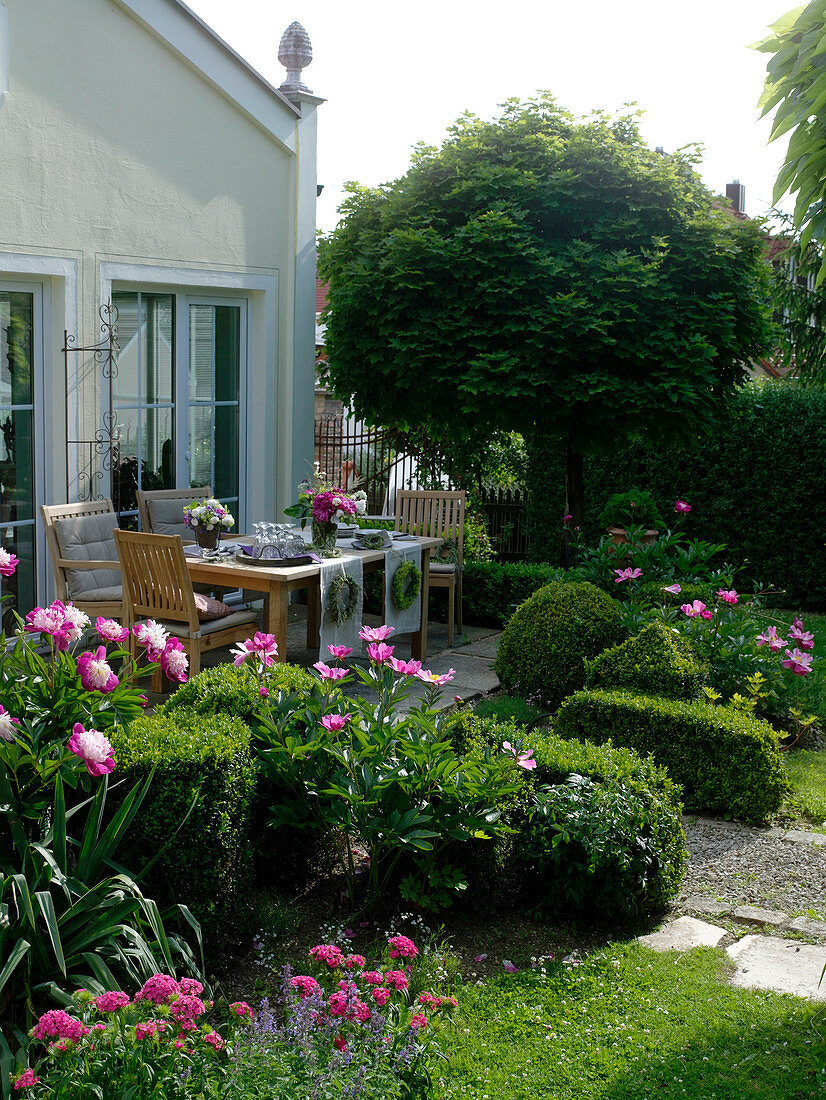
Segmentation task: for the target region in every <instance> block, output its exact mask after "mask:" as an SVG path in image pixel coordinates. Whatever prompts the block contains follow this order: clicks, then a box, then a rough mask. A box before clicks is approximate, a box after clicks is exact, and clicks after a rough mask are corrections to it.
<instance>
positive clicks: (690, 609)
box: [680, 600, 711, 619]
mask: <svg viewBox="0 0 826 1100" xmlns="http://www.w3.org/2000/svg"><path fill="white" fill-rule="evenodd" d="M705 610H706V605H705V604H704V603H702V602H701V601H700V600H695V601H694V603H684V604H683V605H682V607H681V608H680V611H682V612H683V613H684V614H685V615H687V616H688V617H689V619H697V618H699V617H700V616H701V615H702V616H703V618H709V619H710V618H711V615H707V616H706V615H703V612H704V611H705Z"/></svg>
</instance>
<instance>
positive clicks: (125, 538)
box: [115, 531, 199, 632]
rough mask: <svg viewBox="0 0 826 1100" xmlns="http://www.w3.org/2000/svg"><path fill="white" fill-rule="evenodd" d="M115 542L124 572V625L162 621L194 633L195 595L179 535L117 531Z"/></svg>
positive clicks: (195, 619) (195, 624)
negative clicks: (183, 624) (138, 621)
mask: <svg viewBox="0 0 826 1100" xmlns="http://www.w3.org/2000/svg"><path fill="white" fill-rule="evenodd" d="M115 543H116V545H117V548H118V556H119V557H120V563H121V567H122V569H123V607H124V618H125V620H126V622H125V625H127V626H131V625H132V623H134V622H135V620H136V619H165V620H168V621H171V622H178V623H186V624H187V625H188V626H189V628H190V629H191V630H192V631H193V632H195V631H197V630H198V629H199V627H198V611H197V609H196V607H195V594H194V592H193V591H192V581H191V580H190V579H189V571H188V569H187V567H186V556H185V555H184V546H183V543H182V542H181V539H180V536H178V535H153V534H150V533H148V532H146V531H116V532H115Z"/></svg>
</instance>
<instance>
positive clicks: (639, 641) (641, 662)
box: [585, 622, 707, 699]
mask: <svg viewBox="0 0 826 1100" xmlns="http://www.w3.org/2000/svg"><path fill="white" fill-rule="evenodd" d="M586 669H587V671H586V675H585V684H586V686H587V687H591V688H622V689H626V690H632V691H639V692H642V693H643V694H644V695H667V696H669V697H670V698H674V699H697V698H698V697H699V696H700V695H701V693H702V690H703V684H704V683H705V682H706V679H707V674H706V670H705V668H704V667H703V664H702V662H701V661H700V659H699V658H698V657H697V654H696V653H695V652H694V650H693V649H692V647H691V645H690V644H689V643H688V642H687V641H686V639H685V638H683V637H681V635H680V634H678V633H677V632H676V631H675V630H672V629H671V628H670V627H668V626H666V624H665V623H661V622H653V623H650V624H649V625H648V626H647V627H645V629H644V630H641V631H640V633H639V634H635V635H634V637H633V638H629V639H628V641H627V642H622V644H621V645H618V646H612V647H611V649H606V650H604V651H603V652H602V653H600V654H599V656H598V657H595V658H594V660H593V661H589V662H586Z"/></svg>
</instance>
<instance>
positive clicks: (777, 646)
mask: <svg viewBox="0 0 826 1100" xmlns="http://www.w3.org/2000/svg"><path fill="white" fill-rule="evenodd" d="M757 644H758V645H759V646H764V645H767V646H768V647H769V649H770V650H771V651H772V653H778V652H779V651H780V650H781V649H782V648H783V647H784V646H786V645H788V644H789V643H788V642H787V641H786V639H785V638H778V636H777V627H776V626H767V627H766V629H765V630H764V631H763V633H762V634H758V635H757Z"/></svg>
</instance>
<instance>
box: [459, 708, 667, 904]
mask: <svg viewBox="0 0 826 1100" xmlns="http://www.w3.org/2000/svg"><path fill="white" fill-rule="evenodd" d="M454 737H455V738H456V740H457V744H458V745H459V746H473V747H475V748H476V749H477V751H484V750H485V749H487V750H488V751H491V750H493V749H494V748H496V747H499V746H501V744H502V742H504V741H508V742H510V743H511V744H514V745H520V746H521V749H523V750H525V749H528V748H529V749H531V750H532V752H533V756H534V759H535V760H536V764H537V766H536V769H535V770H534V771H533V772H532V773H530V774H528V773H525V775H524V779H523V783H524V787H523V790H522V792H521V793H520V794H519V796H517V797H516V798H513V797H512V798H511V799H509V801H508V803H507V804H506V805H505V806H503V810H504V812H505V816H506V819H507V821H508V823H509V824H510V825H511V826H512V827H513V828H514V829H516V830H517V832H516V834H515V835H512V836H508V837H504V838H500V839H498V840H497V841H496V847H495V849H494V850H490V849H486V850H484V851H483V852H482V853H481V854H479V853H478V852H477V856H478V858H477V864H476V867H475V868H474V872H475V874H474V878H475V886H476V891H477V892H478V893H479V894H480V895H481V896H483V897H484V898H485V901H486V903H487V904H490V900H491V898H492V897H493V898H495V897H496V895H497V892H498V891H499V890H501V891H502V892H503V894H505V895H507V900H508V902H512V900H513V897H512V895H513V892H516V893H517V894H518V896H519V897H521V898H522V899H524V900H525V901H528V902H530V903H533V904H540V905H541V906H542V907H543V908H544V909H546V910H548V911H551V912H556V913H561V914H569V915H580V916H581V915H588V916H591V917H593V916H600V917H611V916H613V917H619V916H623V915H630V914H643V913H652V912H656V911H658V910H660V909H662V908H663V907H664V906H665V905H667V903H668V902H669V901H670V900H671V899H672V898H673V897H674V896H675V895H676V893H677V891H678V889H679V884H680V879H681V877H682V871H683V866H684V864H685V859H686V854H687V853H686V851H685V836H684V834H683V830H682V826H681V824H680V809H681V807H680V801H679V790H678V788H677V787H676V786H675V784H674V783H673V782H672V780H671V779H670V778H669V776H668V775H667V773H666V771H665V769H664V768H662V767H660V766H659V765H657V764H655V763H654V762H653V760H651V759H650V757H649V758H646V759H641V758H640V757H639V756H638V755H637V753H635V752H633V751H631V750H629V749H617V748H613V747H612V746H611V745H595V744H592V743H589V742H585V741H576V740H569V741H566V740H564V739H563V738H561V737H558V736H557V735H556V734H554V733H551V732H549V731H544V730H543V731H533V732H531V733H530V734H527V735H525V733H524V730H523V729H521V728H520V727H519V726H518V725H517V724H516V723H514V722H496V721H494V720H491V719H480V718H476V717H473V716H470V715H469V716H466V717H463V718H462V720H461V721H460V723H459V724H458V725H457V727H456V728H455V730H454Z"/></svg>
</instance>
